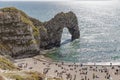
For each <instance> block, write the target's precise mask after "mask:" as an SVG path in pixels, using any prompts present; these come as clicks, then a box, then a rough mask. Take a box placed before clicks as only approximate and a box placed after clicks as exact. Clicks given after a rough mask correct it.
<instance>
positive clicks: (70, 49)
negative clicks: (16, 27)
mask: <svg viewBox="0 0 120 80" xmlns="http://www.w3.org/2000/svg"><path fill="white" fill-rule="evenodd" d="M119 4H120V1H118V0H110V1H109V0H107V1H104V0H102V1H96V0H93V1H89V0H87V1H84V0H83V1H78V0H76V1H74V0H73V1H43V2H41V1H29V2H28V1H20V2H16V1H12V2H8V1H0V8H3V7H16V8H18V9H20V10H23V11H24V12H25V13H26V14H28V15H29V16H31V17H34V18H37V19H39V20H40V21H42V22H45V21H48V20H50V19H51V18H53V17H54V16H55V15H56V14H57V13H59V12H69V11H73V12H74V13H75V14H76V16H77V18H78V24H79V30H80V38H79V39H77V40H75V41H73V42H71V41H70V39H71V35H70V33H69V32H68V30H67V28H64V30H63V34H62V38H61V47H59V48H55V49H53V50H51V51H50V52H49V54H50V55H51V57H52V58H54V59H55V60H58V61H66V62H83V63H87V62H119V61H120V5H119Z"/></svg>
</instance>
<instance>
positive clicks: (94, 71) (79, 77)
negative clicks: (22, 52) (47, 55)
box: [17, 59, 120, 80]
mask: <svg viewBox="0 0 120 80" xmlns="http://www.w3.org/2000/svg"><path fill="white" fill-rule="evenodd" d="M17 65H18V66H19V67H20V68H21V69H28V70H34V71H39V72H41V73H43V74H45V75H47V76H52V77H58V78H62V79H63V80H120V66H119V65H112V63H110V65H107V66H106V65H83V64H76V63H64V62H49V61H48V62H46V61H39V60H35V59H33V60H31V61H29V60H28V61H27V60H25V61H23V62H19V63H17Z"/></svg>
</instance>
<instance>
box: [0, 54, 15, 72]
mask: <svg viewBox="0 0 120 80" xmlns="http://www.w3.org/2000/svg"><path fill="white" fill-rule="evenodd" d="M0 68H1V69H4V70H17V67H15V65H14V64H13V63H12V62H10V61H9V60H8V59H6V58H4V57H2V56H0Z"/></svg>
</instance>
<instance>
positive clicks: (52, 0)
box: [0, 0, 106, 1]
mask: <svg viewBox="0 0 120 80" xmlns="http://www.w3.org/2000/svg"><path fill="white" fill-rule="evenodd" d="M0 1H106V0H0Z"/></svg>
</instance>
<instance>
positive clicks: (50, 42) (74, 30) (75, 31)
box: [40, 12, 80, 49]
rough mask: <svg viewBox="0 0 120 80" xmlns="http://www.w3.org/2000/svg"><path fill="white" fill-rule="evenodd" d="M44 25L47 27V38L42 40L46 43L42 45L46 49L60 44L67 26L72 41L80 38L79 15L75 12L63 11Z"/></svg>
mask: <svg viewBox="0 0 120 80" xmlns="http://www.w3.org/2000/svg"><path fill="white" fill-rule="evenodd" d="M43 25H44V27H45V28H46V29H47V36H46V40H42V42H43V43H46V45H40V46H41V47H44V48H46V49H50V48H53V47H59V46H60V42H61V37H62V32H63V29H64V28H65V27H66V28H67V29H68V31H69V32H70V34H71V41H73V40H75V39H78V38H79V36H80V32H79V27H78V21H77V17H76V15H75V14H74V13H73V12H68V13H63V12H61V13H59V14H57V15H56V16H55V17H54V18H52V19H51V20H50V21H48V22H45V23H44V24H43ZM43 37H44V36H43Z"/></svg>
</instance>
